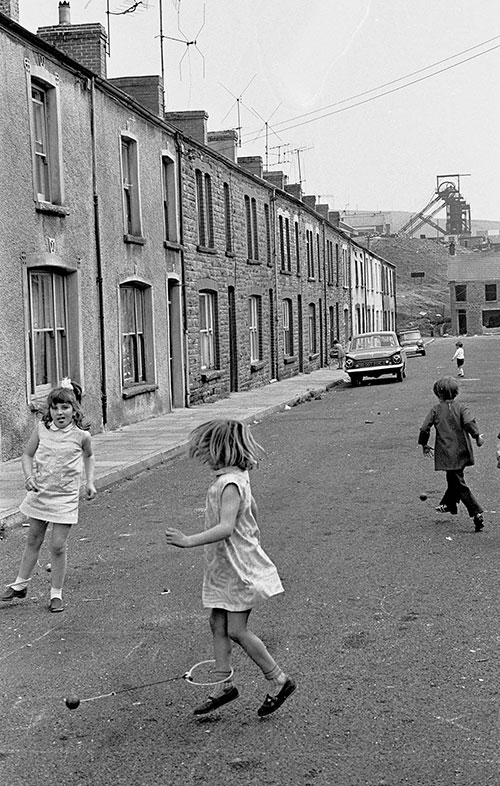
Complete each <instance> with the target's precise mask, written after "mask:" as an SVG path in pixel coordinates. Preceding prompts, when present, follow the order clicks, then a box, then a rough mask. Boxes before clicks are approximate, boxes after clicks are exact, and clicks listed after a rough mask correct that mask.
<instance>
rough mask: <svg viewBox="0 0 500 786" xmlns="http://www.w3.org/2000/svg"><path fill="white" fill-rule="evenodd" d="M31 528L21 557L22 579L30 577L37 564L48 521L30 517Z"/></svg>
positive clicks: (20, 572) (20, 571) (20, 569)
mask: <svg viewBox="0 0 500 786" xmlns="http://www.w3.org/2000/svg"><path fill="white" fill-rule="evenodd" d="M29 521H30V528H29V530H28V537H27V540H26V546H25V547H24V551H23V556H22V557H21V565H20V566H19V573H18V577H19V578H20V579H26V580H27V579H29V578H30V577H31V574H32V573H33V568H34V567H35V565H36V562H37V559H38V555H39V554H40V549H41V547H42V543H43V540H44V538H45V533H46V532H47V526H48V524H47V522H46V521H41V520H40V519H31V518H30V520H29Z"/></svg>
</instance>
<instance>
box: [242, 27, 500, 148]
mask: <svg viewBox="0 0 500 786" xmlns="http://www.w3.org/2000/svg"><path fill="white" fill-rule="evenodd" d="M499 38H500V35H498V36H493V38H489V39H487V40H486V41H483V42H482V43H480V44H476V45H475V46H472V47H469V48H468V49H464V50H462V51H461V52H457V53H456V54H454V55H450V56H449V57H445V58H443V59H442V60H438V61H437V62H436V63H432V64H431V65H428V66H425V67H423V68H419V69H417V70H416V71H412V72H411V73H409V74H406V75H405V76H401V77H398V78H397V79H392V80H390V81H389V82H385V83H384V84H382V85H378V87H372V88H370V89H369V90H364V91H363V92H361V93H356V94H355V95H353V96H350V97H349V98H343V99H342V100H340V101H336V102H335V103H333V104H328V105H327V106H325V107H322V108H320V109H316V110H312V111H311V112H305V113H303V114H301V115H296V116H295V117H292V118H290V119H289V120H281V121H279V122H277V123H275V124H274V125H275V126H282V125H285V126H286V127H285V128H280V131H281V133H283V132H284V131H289V130H291V129H293V128H299V127H300V126H304V125H309V124H310V123H313V122H316V121H317V120H323V119H324V118H325V117H331V116H332V115H336V114H340V113H341V112H347V111H348V110H349V109H354V108H355V107H358V106H362V105H363V104H367V103H370V102H371V101H375V100H377V99H378V98H382V97H383V96H386V95H390V94H391V93H396V92H398V91H399V90H404V89H405V88H407V87H411V85H415V84H418V83H419V82H423V81H425V80H426V79H430V78H431V77H434V76H437V75H438V74H442V73H444V72H445V71H450V70H451V69H453V68H456V67H457V66H459V65H463V63H467V62H469V61H470V60H475V59H476V58H478V57H482V55H485V54H488V53H489V52H493V51H494V50H495V49H500V44H497V45H496V46H492V47H490V48H489V49H485V50H484V51H482V52H478V53H477V54H475V55H472V56H471V57H466V58H464V59H463V60H460V61H459V62H458V63H453V64H452V65H450V66H447V67H446V68H441V69H439V70H438V71H433V72H432V73H431V74H427V75H426V76H422V77H420V78H419V79H414V80H412V81H411V82H406V83H405V84H404V85H399V86H398V87H394V88H392V89H391V90H385V91H384V92H382V93H378V94H377V95H375V96H371V97H370V98H366V99H364V100H363V101H357V102H356V103H354V104H350V105H349V106H346V107H343V108H341V109H336V110H334V111H333V112H326V113H325V112H324V110H325V109H330V108H331V107H334V106H340V105H341V104H346V103H349V102H350V101H355V99H356V98H361V97H362V96H364V95H368V94H369V93H374V92H375V91H377V90H382V89H383V88H384V87H388V86H389V85H393V84H395V83H396V82H401V81H402V80H404V79H409V78H410V77H412V76H415V75H416V74H420V73H422V71H428V70H429V69H430V68H435V67H436V66H438V65H441V64H442V63H446V62H448V61H449V60H454V59H455V58H457V57H460V56H461V55H464V54H467V52H472V51H473V50H474V49H478V48H479V47H482V46H486V45H487V44H489V43H491V42H492V41H496V40H498V39H499ZM318 112H323V114H321V115H317V116H316V117H311V118H310V119H309V120H304V121H303V122H300V123H294V121H295V120H300V119H301V118H303V117H309V116H310V115H316V114H317V113H318ZM287 123H294V124H293V125H286V124H287ZM254 134H255V131H253V132H247V133H246V134H245V136H253V135H254ZM257 139H262V136H257V137H255V139H254V140H253V141H256V140H257Z"/></svg>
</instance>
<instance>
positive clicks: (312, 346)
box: [308, 303, 318, 354]
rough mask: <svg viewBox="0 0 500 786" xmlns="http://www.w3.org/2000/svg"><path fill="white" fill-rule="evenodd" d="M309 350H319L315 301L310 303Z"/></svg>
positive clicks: (314, 351)
mask: <svg viewBox="0 0 500 786" xmlns="http://www.w3.org/2000/svg"><path fill="white" fill-rule="evenodd" d="M308 321H309V352H310V353H311V354H315V353H316V352H317V351H318V350H317V339H316V306H315V304H314V303H310V304H309V320H308Z"/></svg>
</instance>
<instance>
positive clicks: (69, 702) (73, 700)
mask: <svg viewBox="0 0 500 786" xmlns="http://www.w3.org/2000/svg"><path fill="white" fill-rule="evenodd" d="M64 703H65V704H66V707H67V708H68V709H69V710H76V708H77V707H79V706H80V699H79V698H78V696H75V695H71V696H66V698H65V699H64Z"/></svg>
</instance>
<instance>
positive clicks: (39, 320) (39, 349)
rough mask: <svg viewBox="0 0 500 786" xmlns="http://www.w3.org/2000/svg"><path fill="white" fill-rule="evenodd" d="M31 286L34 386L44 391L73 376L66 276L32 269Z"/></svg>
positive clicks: (31, 347) (30, 334)
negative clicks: (70, 360) (69, 346)
mask: <svg viewBox="0 0 500 786" xmlns="http://www.w3.org/2000/svg"><path fill="white" fill-rule="evenodd" d="M28 289H29V304H30V332H29V343H30V354H31V376H32V386H31V387H32V392H33V393H34V394H38V393H39V394H43V393H45V392H48V391H49V390H50V388H52V387H54V386H55V385H58V384H59V382H60V380H61V379H62V378H63V377H67V376H68V375H69V348H68V307H67V291H66V276H63V275H59V274H58V273H51V272H48V271H39V270H32V271H30V273H29V276H28Z"/></svg>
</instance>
